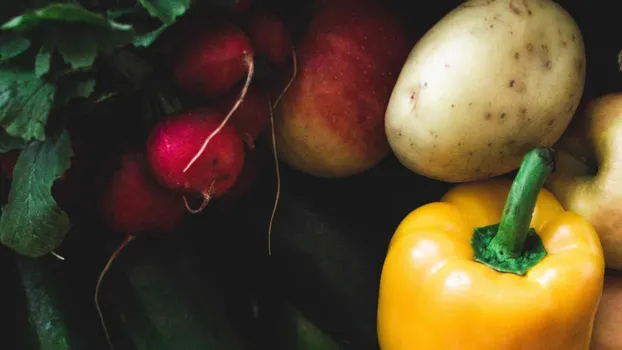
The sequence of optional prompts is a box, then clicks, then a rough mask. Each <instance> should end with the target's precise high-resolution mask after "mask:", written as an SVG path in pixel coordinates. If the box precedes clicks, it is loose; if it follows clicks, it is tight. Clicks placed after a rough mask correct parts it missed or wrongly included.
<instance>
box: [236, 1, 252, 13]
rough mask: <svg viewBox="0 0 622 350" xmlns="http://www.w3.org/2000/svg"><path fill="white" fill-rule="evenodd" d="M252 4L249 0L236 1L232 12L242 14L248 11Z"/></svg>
mask: <svg viewBox="0 0 622 350" xmlns="http://www.w3.org/2000/svg"><path fill="white" fill-rule="evenodd" d="M252 4H253V2H252V1H251V0H237V1H236V2H235V6H234V7H233V12H235V13H242V12H246V11H248V9H249V8H251V5H252Z"/></svg>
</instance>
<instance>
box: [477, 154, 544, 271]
mask: <svg viewBox="0 0 622 350" xmlns="http://www.w3.org/2000/svg"><path fill="white" fill-rule="evenodd" d="M554 167H555V151H554V150H553V149H551V148H548V147H538V148H534V149H533V150H531V151H529V152H528V153H527V154H526V155H525V157H524V158H523V162H522V164H521V167H520V169H519V170H518V173H517V174H516V177H515V179H514V182H513V183H512V187H511V188H510V192H509V194H508V198H507V201H506V202H505V208H504V209H503V215H502V216H501V221H500V223H499V230H498V231H497V233H496V235H495V237H494V238H493V239H492V240H491V241H490V245H489V246H488V249H489V250H490V251H493V252H495V255H496V256H497V258H498V259H504V258H517V257H519V256H520V255H521V254H522V253H523V248H524V246H525V240H526V239H527V236H528V233H529V229H530V224H531V219H532V217H533V211H534V208H535V205H536V200H537V199H538V194H539V193H540V190H541V188H542V186H543V185H544V182H545V181H546V178H547V177H548V175H549V174H550V173H551V172H552V171H553V168H554Z"/></svg>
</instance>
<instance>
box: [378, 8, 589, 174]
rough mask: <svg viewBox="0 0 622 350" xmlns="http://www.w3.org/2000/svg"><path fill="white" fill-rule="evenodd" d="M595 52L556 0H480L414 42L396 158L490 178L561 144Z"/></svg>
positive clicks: (392, 122)
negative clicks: (588, 57) (534, 151)
mask: <svg viewBox="0 0 622 350" xmlns="http://www.w3.org/2000/svg"><path fill="white" fill-rule="evenodd" d="M584 83H585V49H584V44H583V38H582V35H581V32H580V30H579V28H578V26H577V24H576V23H575V22H574V20H573V18H572V17H571V16H570V15H569V14H568V13H567V12H566V11H565V10H564V9H563V8H562V7H560V6H559V5H558V4H557V3H554V2H552V1H549V0H471V1H467V2H465V3H463V4H462V5H460V6H459V7H457V8H455V9H454V10H453V11H451V12H450V13H448V14H447V15H446V16H445V17H444V18H442V19H441V20H440V21H439V22H438V23H436V24H435V25H434V26H433V27H432V28H431V29H430V30H429V31H428V32H427V33H426V34H425V35H424V36H423V37H422V38H421V39H420V40H419V41H418V42H417V44H416V45H415V46H414V48H413V49H412V51H411V52H410V55H409V57H408V59H407V61H406V63H405V65H404V67H403V68H402V71H401V73H400V76H399V78H398V81H397V83H396V85H395V87H394V89H393V92H392V95H391V99H390V101H389V105H388V108H387V111H386V118H385V126H386V133H387V138H388V140H389V144H390V146H391V149H392V150H393V152H394V153H395V155H396V157H397V158H398V159H399V160H400V161H401V162H402V164H404V165H405V166H406V167H408V168H409V169H411V170H412V171H414V172H417V173H419V174H421V175H424V176H427V177H430V178H434V179H438V180H442V181H447V182H466V181H474V180H481V179H485V178H489V177H493V176H497V175H500V174H503V173H507V172H509V171H512V170H515V169H516V168H518V166H519V165H520V162H521V160H522V157H523V155H524V154H525V153H526V152H527V151H528V150H530V149H531V148H533V147H535V146H552V145H553V144H554V143H555V142H556V141H557V140H558V139H559V138H560V136H561V135H562V133H563V132H564V130H565V129H566V127H567V126H568V124H569V122H570V120H571V119H572V116H573V115H574V112H575V110H576V109H577V106H578V104H579V101H580V99H581V95H582V94H583V87H584Z"/></svg>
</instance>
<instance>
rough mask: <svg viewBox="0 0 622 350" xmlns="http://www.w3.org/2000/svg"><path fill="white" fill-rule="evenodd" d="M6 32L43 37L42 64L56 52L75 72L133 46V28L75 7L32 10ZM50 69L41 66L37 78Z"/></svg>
mask: <svg viewBox="0 0 622 350" xmlns="http://www.w3.org/2000/svg"><path fill="white" fill-rule="evenodd" d="M0 29H2V30H4V31H13V32H24V33H26V34H27V35H31V34H32V35H33V37H42V38H43V43H42V46H43V47H44V48H45V49H42V51H41V52H43V53H42V54H43V55H44V56H43V57H40V60H41V62H43V63H46V62H49V57H48V56H49V55H50V54H51V53H52V52H53V51H54V50H55V49H57V50H58V52H59V53H60V55H61V57H62V58H63V60H64V61H65V62H66V63H68V64H69V65H71V67H72V68H73V69H83V68H88V67H90V66H91V65H93V63H94V62H95V59H96V58H97V55H98V54H99V53H100V52H103V53H110V52H112V51H113V50H115V49H117V48H120V47H123V46H125V45H127V44H130V43H132V41H133V39H134V35H135V32H134V29H133V28H132V26H130V25H126V24H121V23H118V22H115V21H113V20H110V19H109V18H107V17H106V16H104V15H102V14H99V13H96V12H91V11H89V10H88V9H86V8H84V7H82V6H80V5H78V4H75V3H53V4H50V5H48V6H46V7H43V8H40V9H30V10H27V11H25V12H24V13H22V14H21V15H20V16H17V17H14V18H13V19H11V20H9V21H8V22H6V23H4V25H2V26H1V27H0ZM46 67H49V65H47V64H42V65H40V66H39V65H38V68H39V70H38V74H40V73H42V72H46V71H47V68H46Z"/></svg>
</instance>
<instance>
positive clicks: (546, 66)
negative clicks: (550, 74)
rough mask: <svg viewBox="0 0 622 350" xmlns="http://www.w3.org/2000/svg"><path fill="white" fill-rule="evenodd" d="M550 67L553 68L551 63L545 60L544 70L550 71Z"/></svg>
mask: <svg viewBox="0 0 622 350" xmlns="http://www.w3.org/2000/svg"><path fill="white" fill-rule="evenodd" d="M552 67H553V63H552V62H551V60H546V62H544V68H545V69H546V70H551V68H552Z"/></svg>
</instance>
